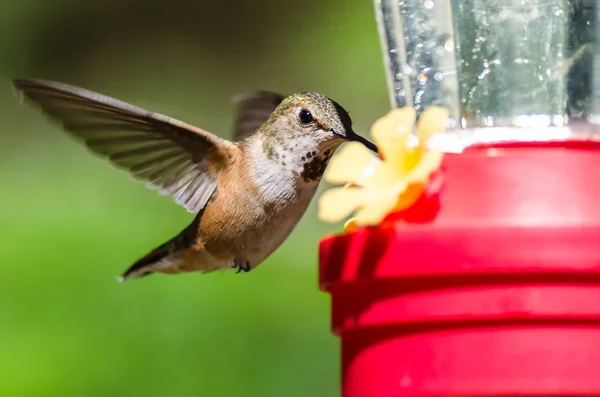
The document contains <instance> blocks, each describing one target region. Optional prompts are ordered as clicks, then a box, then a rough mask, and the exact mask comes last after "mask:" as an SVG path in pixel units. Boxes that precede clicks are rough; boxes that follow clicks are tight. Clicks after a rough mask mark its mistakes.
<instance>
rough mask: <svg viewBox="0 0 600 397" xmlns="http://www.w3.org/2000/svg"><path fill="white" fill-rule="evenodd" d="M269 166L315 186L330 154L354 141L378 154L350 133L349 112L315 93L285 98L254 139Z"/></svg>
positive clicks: (375, 149)
mask: <svg viewBox="0 0 600 397" xmlns="http://www.w3.org/2000/svg"><path fill="white" fill-rule="evenodd" d="M253 139H254V141H255V142H256V145H255V146H254V147H256V148H257V150H258V151H259V152H260V153H261V154H262V155H263V156H264V158H266V159H267V160H268V161H269V163H272V164H276V165H277V167H282V168H283V169H287V170H290V171H291V172H292V173H293V174H294V175H299V176H300V177H302V178H303V179H304V181H305V182H307V183H309V182H318V181H319V180H320V179H321V177H322V175H323V172H324V171H325V167H327V164H328V163H329V159H331V156H332V155H333V152H335V150H336V149H337V148H338V147H339V146H340V145H341V144H342V143H343V142H345V141H356V142H360V143H362V144H363V145H365V146H366V147H367V148H369V149H371V150H372V151H374V152H375V153H377V146H375V145H374V144H373V143H371V142H369V141H368V140H367V139H365V138H363V137H361V136H360V135H358V134H356V133H355V132H354V131H353V130H352V120H351V119H350V115H349V114H348V112H347V111H346V110H345V109H344V108H343V107H341V106H340V105H338V104H337V103H336V102H334V101H333V100H331V99H329V98H327V97H326V96H324V95H321V94H318V93H316V92H302V93H299V94H294V95H290V96H288V97H287V98H285V99H284V100H283V101H282V102H281V103H280V104H279V106H277V109H275V111H274V112H273V113H272V114H271V116H270V117H269V119H268V120H267V121H266V122H265V123H264V124H263V125H262V126H261V127H260V128H259V129H258V131H257V134H256V135H255V137H254V138H253Z"/></svg>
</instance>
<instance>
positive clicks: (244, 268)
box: [231, 262, 252, 274]
mask: <svg viewBox="0 0 600 397" xmlns="http://www.w3.org/2000/svg"><path fill="white" fill-rule="evenodd" d="M231 267H232V268H234V269H237V272H235V274H238V273H239V272H242V271H243V272H244V273H248V272H249V271H250V270H252V268H251V267H250V262H246V263H245V264H242V263H235V264H233V266H231Z"/></svg>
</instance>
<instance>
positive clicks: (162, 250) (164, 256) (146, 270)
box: [119, 241, 172, 281]
mask: <svg viewBox="0 0 600 397" xmlns="http://www.w3.org/2000/svg"><path fill="white" fill-rule="evenodd" d="M170 245H172V244H171V241H169V242H167V243H165V244H163V245H161V246H160V247H158V248H156V249H153V250H152V251H150V252H149V253H148V254H146V255H144V256H143V257H142V258H140V259H138V260H137V261H136V262H135V263H134V264H133V265H131V266H130V267H129V269H127V271H125V273H123V275H122V276H121V277H120V278H119V281H126V280H133V279H136V278H141V277H144V276H148V275H150V274H152V273H154V272H155V271H156V270H158V269H159V268H167V267H169V265H170V264H171V260H170V258H169V256H170V254H171V249H172V248H170Z"/></svg>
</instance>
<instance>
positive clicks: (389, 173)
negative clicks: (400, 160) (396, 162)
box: [360, 161, 402, 189]
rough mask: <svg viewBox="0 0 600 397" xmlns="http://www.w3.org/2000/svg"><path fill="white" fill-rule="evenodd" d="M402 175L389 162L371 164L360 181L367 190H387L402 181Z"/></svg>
mask: <svg viewBox="0 0 600 397" xmlns="http://www.w3.org/2000/svg"><path fill="white" fill-rule="evenodd" d="M401 177H402V176H401V174H400V173H399V172H398V170H397V169H396V168H395V167H393V166H392V165H391V164H390V163H389V162H388V161H386V162H384V163H382V162H380V163H377V164H371V165H370V166H369V167H368V168H367V169H365V172H364V173H363V176H362V177H361V179H360V185H361V186H363V187H364V188H366V189H373V188H374V189H387V188H388V187H389V186H391V185H394V184H396V183H397V182H398V179H401Z"/></svg>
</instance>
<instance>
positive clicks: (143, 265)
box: [118, 210, 204, 281]
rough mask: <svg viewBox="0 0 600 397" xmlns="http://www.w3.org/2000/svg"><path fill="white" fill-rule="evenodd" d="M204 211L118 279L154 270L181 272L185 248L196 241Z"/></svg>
mask: <svg viewBox="0 0 600 397" xmlns="http://www.w3.org/2000/svg"><path fill="white" fill-rule="evenodd" d="M203 213H204V210H202V211H200V213H198V215H196V217H195V218H194V221H193V222H192V223H190V224H189V225H188V227H186V228H185V229H183V231H182V232H181V233H179V234H178V235H177V236H175V237H173V238H172V239H171V240H169V241H167V242H166V243H164V244H162V245H160V246H158V247H157V248H155V249H153V250H152V251H150V252H149V253H147V254H146V255H144V256H143V257H142V258H140V259H138V260H137V261H136V262H135V263H134V264H133V265H131V266H130V267H129V269H127V270H126V271H125V273H123V275H122V276H121V277H120V278H119V279H118V280H119V281H126V280H133V279H136V278H140V277H144V276H147V275H149V274H152V273H154V272H160V273H179V272H181V270H180V265H181V262H182V261H183V259H184V258H183V250H185V249H186V248H189V247H191V246H192V245H193V244H195V243H196V238H197V237H196V234H197V231H198V223H199V222H200V218H201V217H202V214H203Z"/></svg>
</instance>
